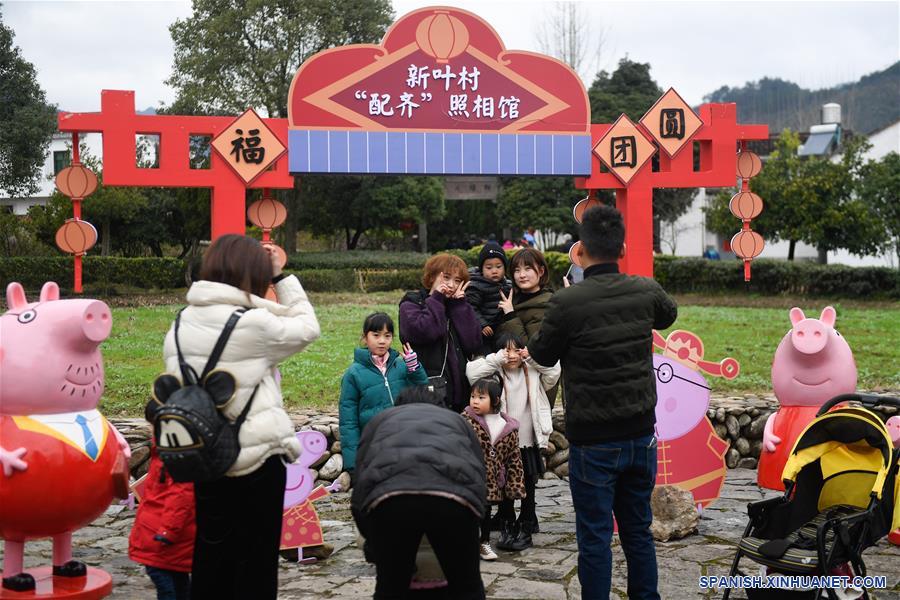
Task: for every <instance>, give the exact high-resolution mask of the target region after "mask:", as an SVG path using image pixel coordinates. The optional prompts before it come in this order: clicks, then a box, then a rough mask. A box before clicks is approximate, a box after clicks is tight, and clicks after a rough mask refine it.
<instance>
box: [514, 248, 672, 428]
mask: <svg viewBox="0 0 900 600" xmlns="http://www.w3.org/2000/svg"><path fill="white" fill-rule="evenodd" d="M677 315H678V306H677V305H676V304H675V300H673V299H672V298H671V296H669V295H668V294H667V293H666V292H665V291H664V290H663V289H662V287H661V286H660V285H659V284H658V283H656V282H655V281H654V280H652V279H650V278H648V277H637V276H634V275H624V274H622V273H619V269H618V266H617V265H616V264H601V265H594V266H592V267H590V268H588V269H587V270H586V271H585V273H584V281H582V282H581V283H577V284H575V285H573V286H571V287H569V288H565V289H562V290H559V291H558V292H556V293H555V294H553V297H552V298H551V299H550V306H549V307H548V309H547V312H546V313H545V314H544V320H543V322H542V323H541V329H540V331H539V332H538V333H537V334H536V335H535V336H534V337H533V338H531V341H530V342H529V343H528V352H529V353H530V354H531V358H533V359H534V360H535V361H537V362H538V363H540V364H542V365H547V366H549V365H553V364H555V363H556V361H557V360H559V361H561V363H562V374H563V386H564V389H565V390H566V396H565V399H566V437H567V438H568V439H569V441H570V442H572V443H573V444H579V445H583V444H595V443H599V442H605V441H613V440H627V439H634V438H637V437H641V436H643V435H649V434H652V433H653V429H654V425H655V423H656V416H655V414H654V413H655V408H656V374H655V373H654V371H653V345H652V344H653V330H654V329H665V328H667V327H669V326H670V325H671V324H672V323H674V322H675V318H676V317H677Z"/></svg>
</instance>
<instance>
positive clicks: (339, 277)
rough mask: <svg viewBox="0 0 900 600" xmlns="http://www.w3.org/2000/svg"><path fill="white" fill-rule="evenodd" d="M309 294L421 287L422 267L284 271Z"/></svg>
mask: <svg viewBox="0 0 900 600" xmlns="http://www.w3.org/2000/svg"><path fill="white" fill-rule="evenodd" d="M287 272H289V273H294V274H295V275H297V277H298V278H299V279H300V281H301V282H303V287H304V289H306V290H307V291H310V292H366V293H368V292H386V291H390V290H404V289H405V290H411V289H415V288H418V287H420V286H421V285H422V283H421V281H422V268H421V266H420V267H416V268H415V269H315V270H311V271H298V270H294V269H288V271H287Z"/></svg>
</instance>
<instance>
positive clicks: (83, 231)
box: [56, 219, 97, 256]
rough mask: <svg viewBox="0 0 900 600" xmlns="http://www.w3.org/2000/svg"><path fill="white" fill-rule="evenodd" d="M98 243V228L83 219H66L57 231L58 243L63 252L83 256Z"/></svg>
mask: <svg viewBox="0 0 900 600" xmlns="http://www.w3.org/2000/svg"><path fill="white" fill-rule="evenodd" d="M96 243H97V229H96V228H95V227H94V226H93V225H91V224H90V223H88V222H87V221H82V220H81V219H66V222H65V223H63V225H62V227H60V228H59V229H58V230H57V231H56V245H57V246H58V247H59V249H60V250H62V251H63V252H68V253H69V254H74V255H75V256H83V255H84V253H85V252H87V251H88V250H90V249H91V248H93V247H94V244H96Z"/></svg>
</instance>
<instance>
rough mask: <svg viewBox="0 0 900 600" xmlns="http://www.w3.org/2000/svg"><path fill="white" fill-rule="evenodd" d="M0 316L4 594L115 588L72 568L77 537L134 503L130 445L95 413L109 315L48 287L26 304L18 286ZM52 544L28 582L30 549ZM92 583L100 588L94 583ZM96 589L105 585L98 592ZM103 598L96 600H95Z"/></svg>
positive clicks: (79, 566)
mask: <svg viewBox="0 0 900 600" xmlns="http://www.w3.org/2000/svg"><path fill="white" fill-rule="evenodd" d="M6 304H7V309H8V310H7V312H6V313H4V314H3V315H0V373H2V376H0V507H2V508H0V538H2V539H3V540H4V542H5V545H4V553H3V584H2V585H3V588H5V589H7V590H13V591H19V592H22V591H29V590H35V589H36V580H37V584H38V585H37V592H36V593H43V592H44V591H50V592H52V591H53V590H57V591H59V590H63V589H65V590H71V589H78V590H85V589H87V588H89V587H91V586H92V585H94V583H96V584H97V585H100V586H101V587H109V586H110V584H109V583H108V582H106V581H105V580H106V579H108V578H109V576H108V575H107V574H105V573H103V572H102V571H99V570H97V569H88V568H87V567H86V566H85V564H84V563H82V562H78V561H75V560H72V532H73V531H74V530H76V529H78V528H80V527H83V526H85V525H87V524H89V523H90V522H92V521H93V520H94V519H96V518H97V517H99V516H100V515H101V514H102V513H103V511H104V510H106V508H107V507H108V506H109V505H110V503H111V502H112V500H113V498H114V497H119V498H125V497H127V496H128V461H127V458H128V457H129V456H130V454H131V453H130V451H129V449H128V444H127V442H126V441H125V439H124V438H123V437H122V436H121V434H119V432H118V431H117V430H116V429H115V427H113V426H112V425H111V424H110V423H109V422H108V421H107V420H106V419H105V418H104V417H103V416H102V415H101V414H100V413H99V412H98V411H97V403H98V401H99V400H100V396H101V395H102V394H103V383H104V371H103V357H102V356H101V354H100V349H99V346H100V343H101V342H102V341H103V340H105V339H106V338H107V337H109V334H110V330H111V328H112V315H111V313H110V310H109V307H108V306H107V305H106V304H104V303H103V302H99V301H97V300H86V299H75V300H60V299H59V287H58V286H57V285H56V284H55V283H53V282H48V283H45V284H44V287H43V288H42V289H41V295H40V300H39V301H38V302H31V303H29V302H28V301H27V299H26V298H25V291H24V290H23V289H22V286H21V285H20V284H18V283H11V284H9V286H8V287H7V289H6ZM45 537H50V538H52V539H53V566H52V569H50V568H48V567H43V568H38V569H33V570H31V571H32V572H31V573H29V572H25V569H24V565H23V555H24V547H25V542H26V541H27V540H31V539H36V538H45ZM91 581H93V582H94V583H90V582H91ZM97 582H99V583H97ZM91 597H100V596H91Z"/></svg>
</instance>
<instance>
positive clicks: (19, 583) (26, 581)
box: [3, 573, 34, 592]
mask: <svg viewBox="0 0 900 600" xmlns="http://www.w3.org/2000/svg"><path fill="white" fill-rule="evenodd" d="M3 587H4V588H5V589H7V590H12V591H14V592H28V591H31V590H33V589H34V577H32V576H31V575H30V574H28V573H19V574H18V575H13V576H12V577H4V578H3Z"/></svg>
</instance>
